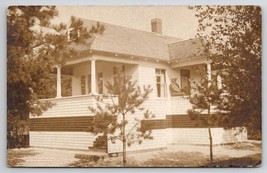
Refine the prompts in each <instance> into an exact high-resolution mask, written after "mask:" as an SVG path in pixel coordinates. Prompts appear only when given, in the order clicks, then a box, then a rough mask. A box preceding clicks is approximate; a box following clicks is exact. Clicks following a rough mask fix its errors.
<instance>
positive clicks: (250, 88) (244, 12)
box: [190, 6, 262, 133]
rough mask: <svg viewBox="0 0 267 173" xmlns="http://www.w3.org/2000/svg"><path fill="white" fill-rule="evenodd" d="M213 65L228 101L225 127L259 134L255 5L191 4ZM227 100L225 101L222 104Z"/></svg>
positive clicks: (258, 34)
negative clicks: (240, 128)
mask: <svg viewBox="0 0 267 173" xmlns="http://www.w3.org/2000/svg"><path fill="white" fill-rule="evenodd" d="M190 8H191V9H193V10H195V12H196V17H197V18H198V22H199V28H198V34H197V36H198V37H200V38H202V42H203V44H204V45H205V47H206V52H209V53H211V56H210V57H209V58H210V59H211V60H212V62H213V68H214V69H215V70H217V73H218V74H219V75H220V76H221V77H222V81H223V90H225V92H226V93H227V95H225V97H226V99H227V102H224V104H221V109H224V110H225V111H227V112H229V115H228V116H225V119H224V124H225V126H227V127H236V126H246V127H247V128H248V131H258V132H260V133H261V128H262V126H261V120H262V118H261V112H262V103H261V100H262V96H261V87H262V81H261V57H262V52H261V51H262V40H261V33H262V21H261V9H260V7H258V6H194V7H190ZM225 103H226V104H225Z"/></svg>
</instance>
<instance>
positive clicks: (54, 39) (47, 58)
mask: <svg viewBox="0 0 267 173" xmlns="http://www.w3.org/2000/svg"><path fill="white" fill-rule="evenodd" d="M56 15H57V10H56V7H54V6H11V7H9V8H8V11H7V116H8V131H10V130H13V129H17V126H19V123H16V122H19V121H14V119H16V120H21V121H23V122H27V120H28V116H29V113H31V114H32V115H41V114H42V112H43V111H45V110H47V109H48V108H50V107H51V106H52V104H51V103H49V102H40V101H39V98H47V97H48V96H51V93H52V92H53V85H51V78H50V72H51V69H52V67H53V65H56V64H59V65H64V62H65V60H66V58H70V57H72V56H74V55H78V52H77V51H76V50H75V49H74V48H73V46H70V45H71V44H78V43H83V41H84V40H86V39H88V38H90V37H91V33H90V31H89V30H88V29H87V28H86V27H84V26H83V22H82V21H81V20H79V19H76V18H74V17H72V18H71V26H70V27H69V28H67V25H65V24H63V23H61V24H59V25H52V24H51V22H50V21H51V19H53V18H54V17H55V16H56ZM98 27H100V26H97V27H96V28H98ZM101 27H102V28H103V26H101ZM75 29H76V30H77V29H79V31H80V35H79V36H78V35H73V37H72V40H68V30H75ZM63 85H64V84H63ZM66 85H69V84H68V83H66ZM63 91H64V90H63Z"/></svg>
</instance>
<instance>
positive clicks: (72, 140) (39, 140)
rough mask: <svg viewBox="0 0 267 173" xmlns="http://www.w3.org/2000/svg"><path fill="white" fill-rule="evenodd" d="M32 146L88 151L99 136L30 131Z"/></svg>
mask: <svg viewBox="0 0 267 173" xmlns="http://www.w3.org/2000/svg"><path fill="white" fill-rule="evenodd" d="M29 135H30V146H34V147H51V148H66V149H81V150H88V149H89V148H88V147H93V143H94V141H95V139H96V137H97V136H94V134H93V133H90V132H49V131H48V132H41V131H30V133H29Z"/></svg>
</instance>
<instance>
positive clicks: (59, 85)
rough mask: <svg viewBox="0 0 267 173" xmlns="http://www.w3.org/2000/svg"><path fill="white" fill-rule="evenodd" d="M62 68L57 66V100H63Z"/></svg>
mask: <svg viewBox="0 0 267 173" xmlns="http://www.w3.org/2000/svg"><path fill="white" fill-rule="evenodd" d="M61 97H62V96H61V66H60V65H57V96H56V98H61Z"/></svg>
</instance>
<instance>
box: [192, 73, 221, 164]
mask: <svg viewBox="0 0 267 173" xmlns="http://www.w3.org/2000/svg"><path fill="white" fill-rule="evenodd" d="M203 71H205V72H203ZM199 74H200V75H201V80H200V82H194V86H193V89H194V90H195V93H196V94H194V95H193V96H192V97H191V98H190V102H191V103H192V104H193V108H192V109H190V110H188V114H189V116H190V118H191V119H192V120H198V121H197V122H199V123H201V124H202V125H203V124H204V125H205V126H206V127H207V128H208V133H209V139H210V162H211V163H212V162H213V148H212V147H213V146H212V134H211V127H213V126H214V125H215V124H217V121H218V116H217V117H216V116H214V115H213V114H214V113H211V111H213V110H216V109H219V108H220V106H217V105H220V103H221V102H223V97H222V93H223V91H222V89H220V88H219V87H218V83H217V78H212V76H211V71H210V72H208V70H207V69H205V68H199ZM209 75H210V77H209ZM203 111H207V114H208V115H207V117H204V116H203V115H201V113H202V112H203ZM217 111H218V112H219V111H220V110H217Z"/></svg>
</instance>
